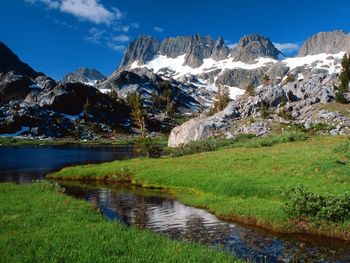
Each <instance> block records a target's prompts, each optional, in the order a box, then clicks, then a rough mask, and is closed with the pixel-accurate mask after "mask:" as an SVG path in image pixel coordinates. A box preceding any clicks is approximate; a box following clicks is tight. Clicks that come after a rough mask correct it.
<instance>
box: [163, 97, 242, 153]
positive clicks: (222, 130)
mask: <svg viewBox="0 0 350 263" xmlns="http://www.w3.org/2000/svg"><path fill="white" fill-rule="evenodd" d="M238 117H239V112H238V111H237V109H236V105H235V103H234V102H231V103H230V104H229V105H228V106H227V107H226V108H225V109H224V110H223V111H221V112H219V113H217V114H215V115H213V116H211V117H206V118H203V119H202V118H197V119H191V120H189V121H187V122H185V123H183V124H182V125H181V126H177V127H175V128H174V129H173V130H172V131H171V133H170V136H169V140H168V146H169V147H178V146H181V145H184V144H187V143H189V142H190V141H199V140H204V139H206V138H208V137H211V136H225V134H226V133H227V125H228V121H229V120H232V119H235V118H238Z"/></svg>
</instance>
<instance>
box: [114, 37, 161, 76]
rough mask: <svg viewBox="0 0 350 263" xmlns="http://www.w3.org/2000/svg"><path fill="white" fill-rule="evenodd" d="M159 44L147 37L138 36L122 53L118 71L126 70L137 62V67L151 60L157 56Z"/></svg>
mask: <svg viewBox="0 0 350 263" xmlns="http://www.w3.org/2000/svg"><path fill="white" fill-rule="evenodd" d="M159 47H160V42H159V41H158V40H156V39H155V38H153V37H151V36H147V35H143V36H140V37H139V38H137V39H136V40H134V41H133V42H131V43H130V45H129V46H128V48H127V49H126V51H125V53H124V57H123V59H122V62H121V64H120V69H123V68H127V66H130V65H131V64H132V63H133V62H135V61H137V62H138V64H139V65H142V64H144V63H145V62H146V61H149V60H151V59H152V58H154V56H155V55H156V54H157V52H158V50H159Z"/></svg>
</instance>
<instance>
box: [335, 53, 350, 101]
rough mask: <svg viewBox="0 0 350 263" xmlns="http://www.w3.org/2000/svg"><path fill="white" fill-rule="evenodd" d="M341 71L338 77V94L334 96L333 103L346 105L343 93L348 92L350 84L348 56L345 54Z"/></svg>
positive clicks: (349, 56)
mask: <svg viewBox="0 0 350 263" xmlns="http://www.w3.org/2000/svg"><path fill="white" fill-rule="evenodd" d="M341 66H342V71H341V73H340V75H339V80H340V85H339V89H338V92H337V93H336V94H335V101H336V102H339V103H346V99H345V96H344V93H345V92H347V91H348V89H349V88H348V87H349V82H350V55H347V54H345V55H344V57H343V59H342V61H341Z"/></svg>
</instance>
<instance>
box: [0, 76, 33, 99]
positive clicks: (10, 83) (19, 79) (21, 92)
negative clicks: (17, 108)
mask: <svg viewBox="0 0 350 263" xmlns="http://www.w3.org/2000/svg"><path fill="white" fill-rule="evenodd" d="M32 84H33V82H32V81H31V80H30V79H29V78H28V77H27V76H23V75H21V74H18V73H16V72H15V71H9V72H7V73H0V106H1V105H4V104H6V103H8V102H10V101H11V100H23V99H24V98H25V97H26V96H27V95H28V94H29V93H30V91H31V89H30V86H31V85H32Z"/></svg>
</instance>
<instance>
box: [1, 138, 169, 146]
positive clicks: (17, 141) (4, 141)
mask: <svg viewBox="0 0 350 263" xmlns="http://www.w3.org/2000/svg"><path fill="white" fill-rule="evenodd" d="M138 139H139V137H132V136H125V137H123V138H120V139H99V140H91V141H89V140H77V139H74V138H61V139H59V138H55V139H29V138H19V137H1V136H0V146H25V145H27V146H30V145H32V146H35V145H52V146H63V145H121V144H134V143H136V141H137V140H138ZM154 141H155V142H156V143H157V144H160V145H166V144H167V138H166V137H156V138H155V139H154Z"/></svg>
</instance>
